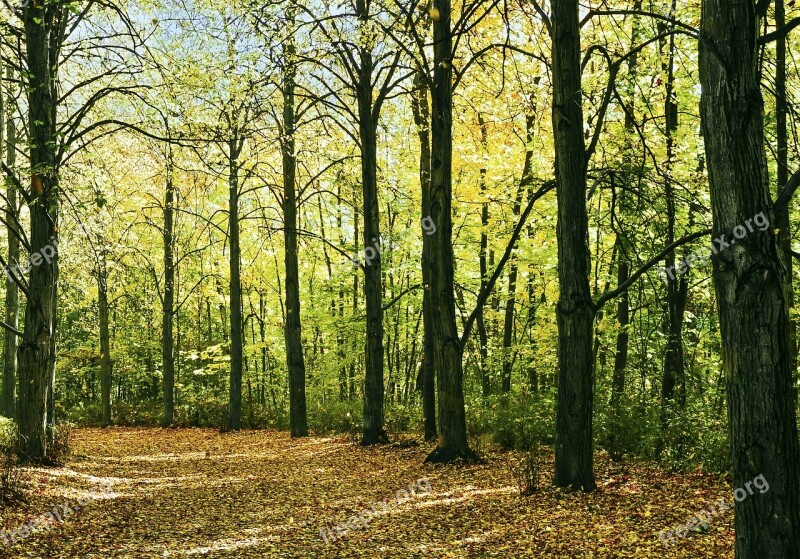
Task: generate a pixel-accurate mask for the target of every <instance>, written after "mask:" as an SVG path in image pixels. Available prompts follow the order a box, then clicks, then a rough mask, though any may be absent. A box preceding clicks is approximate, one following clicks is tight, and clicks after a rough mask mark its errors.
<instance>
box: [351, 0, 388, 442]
mask: <svg viewBox="0 0 800 559" xmlns="http://www.w3.org/2000/svg"><path fill="white" fill-rule="evenodd" d="M356 13H357V14H358V17H359V20H360V21H361V22H362V24H364V25H366V23H367V21H368V19H369V14H368V8H367V4H366V0H357V2H356ZM372 81H373V61H372V51H371V50H370V49H369V48H367V47H362V48H359V67H358V86H357V88H356V94H357V97H358V121H359V122H358V124H359V139H360V141H361V185H362V195H363V196H362V197H363V202H364V254H365V255H367V253H368V252H369V249H370V248H371V249H372V252H370V254H373V253H374V257H372V258H371V260H369V259H368V258H366V257H365V259H364V265H363V269H364V298H365V301H366V307H367V308H366V314H367V340H366V348H365V357H366V374H365V377H364V432H363V436H362V439H361V444H362V445H373V444H378V443H381V442H388V438H387V436H386V432H385V431H384V428H383V419H384V417H383V391H384V388H383V283H382V277H381V253H380V248H378V247H379V246H380V238H381V229H380V214H379V212H378V177H377V172H378V118H377V117H378V115H377V114H376V111H375V110H374V109H373V86H372Z"/></svg>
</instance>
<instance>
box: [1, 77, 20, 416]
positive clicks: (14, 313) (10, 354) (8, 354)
mask: <svg viewBox="0 0 800 559" xmlns="http://www.w3.org/2000/svg"><path fill="white" fill-rule="evenodd" d="M12 78H13V74H12V71H11V67H10V66H9V67H7V68H6V82H7V84H8V85H7V86H6V87H7V89H8V97H7V98H6V112H5V123H2V122H0V126H3V125H5V126H6V138H5V147H6V152H5V156H6V165H7V166H8V168H9V169H13V168H14V166H15V165H16V161H17V152H16V148H17V146H16V144H17V129H16V126H15V124H14V117H13V113H12V110H11V107H12V106H13V102H14V97H13V95H12V91H11V79H12ZM6 184H7V185H8V186H7V188H6V197H7V202H8V206H7V208H6V222H7V223H8V230H7V237H8V259H7V260H6V262H8V265H9V266H13V263H14V262H19V238H18V237H17V234H18V233H19V232H18V231H16V230H15V229H12V228H14V227H15V226H16V223H17V219H18V217H19V208H18V206H17V189H16V188H15V187H14V186H13V185H12V184H11V181H8V182H7V183H6ZM5 303H6V311H5V313H6V317H5V320H6V324H8V325H9V326H11V327H12V328H14V329H17V328H18V325H19V287H17V282H16V281H14V279H13V278H12V277H11V276H10V275H8V274H6V296H5ZM4 342H5V343H4V344H3V404H2V413H3V415H4V416H5V417H14V416H15V405H16V404H15V403H16V395H15V393H16V384H17V335H16V334H14V333H13V332H10V331H8V330H5V331H4Z"/></svg>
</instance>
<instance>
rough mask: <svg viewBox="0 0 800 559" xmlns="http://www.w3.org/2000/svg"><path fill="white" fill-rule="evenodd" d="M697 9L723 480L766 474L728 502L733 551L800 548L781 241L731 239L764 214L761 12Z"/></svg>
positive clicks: (737, 481)
mask: <svg viewBox="0 0 800 559" xmlns="http://www.w3.org/2000/svg"><path fill="white" fill-rule="evenodd" d="M759 6H761V3H759ZM702 9H703V19H702V21H701V28H700V37H702V40H701V41H700V59H699V68H700V83H701V85H702V94H701V98H700V108H701V119H702V128H703V138H704V140H705V148H706V150H705V151H706V157H707V162H708V172H709V179H710V186H711V207H712V214H713V218H714V227H713V235H714V237H715V238H717V239H720V238H722V236H723V235H724V236H725V239H724V240H725V242H727V243H733V241H734V240H735V241H736V242H735V244H731V246H729V247H728V248H725V249H724V250H718V249H715V251H716V252H717V254H716V255H715V256H714V257H713V259H712V261H713V276H714V288H715V292H716V296H717V305H718V308H719V316H720V333H721V338H722V358H723V367H724V371H725V377H726V378H727V384H728V418H729V419H728V420H729V432H730V438H731V447H732V458H733V486H734V487H736V488H742V487H745V484H747V483H748V482H751V480H753V479H754V478H756V477H757V476H763V477H764V479H765V480H766V481H767V482H768V483H769V491H766V492H764V493H762V494H755V495H753V496H749V497H747V498H746V499H744V500H742V501H741V502H738V503H737V504H736V508H735V526H736V543H735V550H736V557H737V559H762V558H767V557H780V558H788V557H800V448H798V438H797V421H796V419H797V418H796V401H795V392H794V390H793V387H792V370H791V363H792V358H791V355H790V336H789V311H788V301H787V299H786V292H785V289H784V285H783V277H784V272H783V263H782V262H781V253H780V247H779V245H778V241H777V239H776V238H775V236H774V233H773V227H765V228H764V230H763V231H762V230H760V229H761V228H755V229H753V230H752V231H747V230H746V231H745V236H744V237H743V238H739V239H738V240H737V239H735V238H733V237H734V235H736V232H737V231H738V233H739V235H741V233H742V228H745V225H746V224H747V223H748V220H750V224H751V225H752V221H753V220H754V216H759V215H763V217H765V218H766V219H769V223H770V224H773V223H775V222H774V217H775V216H774V215H773V209H772V200H771V197H770V191H769V182H768V175H767V162H766V154H765V150H764V123H763V107H764V105H763V100H762V97H761V89H760V86H761V84H760V75H759V72H758V49H759V47H758V37H759V22H760V17H763V15H764V14H758V13H757V11H756V5H755V3H754V2H752V1H750V0H703V8H702ZM731 30H736V31H735V33H732V32H731ZM762 212H763V214H762ZM759 219H760V218H759ZM739 235H736V236H739ZM715 247H719V245H718V243H715Z"/></svg>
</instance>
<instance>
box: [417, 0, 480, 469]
mask: <svg viewBox="0 0 800 559" xmlns="http://www.w3.org/2000/svg"><path fill="white" fill-rule="evenodd" d="M433 6H434V8H435V9H437V10H438V17H435V18H433V19H434V21H433V88H432V91H431V93H432V96H431V99H432V105H431V106H432V119H431V219H432V221H433V223H434V224H435V225H436V232H435V233H434V234H432V235H431V236H430V241H431V266H430V273H431V275H430V285H431V298H432V305H431V310H432V311H433V312H432V313H431V316H432V319H433V320H432V326H433V349H434V351H433V355H434V368H435V371H436V380H437V386H438V389H439V444H438V445H437V447H436V449H435V450H434V451H433V452H432V453H431V454H430V455H428V457H427V458H426V462H452V461H454V460H456V459H458V458H463V459H465V460H473V459H475V453H474V452H473V451H472V450H471V449H470V448H469V445H468V444H467V423H466V414H465V410H464V387H463V382H464V373H463V364H462V356H463V348H462V347H461V341H460V339H459V335H458V327H457V325H456V310H455V292H454V286H453V282H454V269H453V220H452V209H451V206H452V196H453V194H452V190H453V184H452V173H453V169H452V166H453V130H452V126H453V119H452V113H453V83H452V74H453V68H452V63H453V61H452V51H453V36H452V32H451V29H450V15H451V14H450V0H434V3H433Z"/></svg>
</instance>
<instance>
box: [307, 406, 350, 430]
mask: <svg viewBox="0 0 800 559" xmlns="http://www.w3.org/2000/svg"><path fill="white" fill-rule="evenodd" d="M362 407H363V404H362V402H361V400H346V401H344V402H342V401H339V400H336V401H328V402H324V403H320V404H319V405H316V406H314V407H313V408H312V409H310V410H309V412H308V428H309V430H311V431H313V432H314V433H320V434H323V435H333V434H340V433H348V434H358V433H360V432H361V428H362V421H363V409H362Z"/></svg>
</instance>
